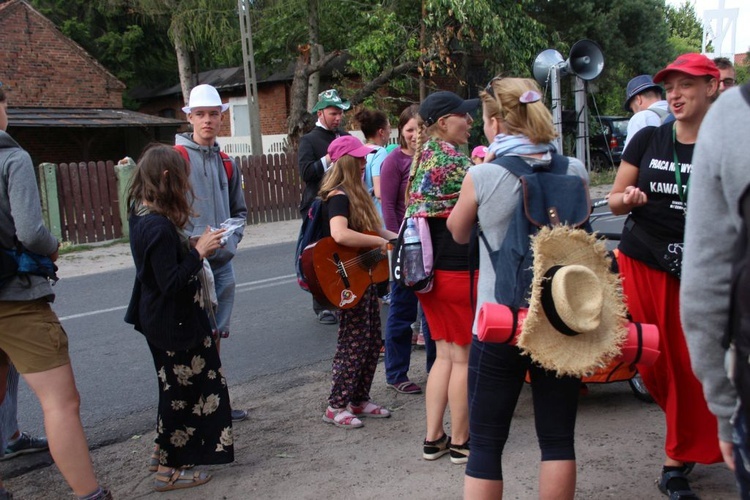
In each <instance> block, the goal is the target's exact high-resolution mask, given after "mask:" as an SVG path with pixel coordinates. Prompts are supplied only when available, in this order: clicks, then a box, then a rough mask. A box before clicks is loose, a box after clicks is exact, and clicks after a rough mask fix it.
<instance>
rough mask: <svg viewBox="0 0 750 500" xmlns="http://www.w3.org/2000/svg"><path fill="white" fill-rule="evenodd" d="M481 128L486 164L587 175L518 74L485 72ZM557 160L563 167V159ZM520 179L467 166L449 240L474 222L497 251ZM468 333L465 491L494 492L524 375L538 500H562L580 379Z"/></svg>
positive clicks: (572, 473)
mask: <svg viewBox="0 0 750 500" xmlns="http://www.w3.org/2000/svg"><path fill="white" fill-rule="evenodd" d="M479 97H480V99H481V100H482V117H483V120H484V134H485V136H486V137H487V140H488V141H489V144H490V145H489V148H488V152H487V155H486V156H485V161H491V160H492V159H493V158H495V157H501V156H506V155H508V156H518V157H519V158H521V159H522V160H523V161H525V162H526V163H527V164H529V165H530V166H548V165H550V164H552V162H566V163H567V174H568V175H578V176H580V177H583V178H584V179H587V175H586V170H585V168H584V166H583V164H582V163H581V162H579V161H578V160H576V159H575V158H568V159H566V158H565V157H563V156H560V155H558V154H556V152H555V147H554V146H553V145H552V140H553V139H554V138H555V136H556V132H555V129H554V127H553V125H552V116H551V115H550V112H549V110H548V109H547V108H546V106H545V105H544V103H543V102H542V101H541V93H540V91H539V86H538V85H537V84H536V82H534V81H533V80H530V79H527V78H493V79H492V81H491V82H490V83H489V84H488V85H487V87H486V89H485V90H484V91H483V92H480V93H479ZM563 165H564V163H563ZM521 189H522V188H521V182H520V180H519V178H518V177H516V176H515V175H513V174H512V173H510V171H509V170H507V169H506V168H505V167H502V166H500V165H498V164H495V163H483V164H480V165H477V166H475V167H473V168H472V169H471V170H469V173H468V175H467V176H466V178H465V179H464V181H463V184H462V186H461V194H460V196H459V197H458V202H457V203H456V207H455V208H454V209H453V211H452V212H451V214H450V216H449V217H448V229H449V230H450V231H451V233H452V235H453V238H454V239H455V240H456V241H457V242H460V243H466V242H468V241H469V239H470V237H471V232H472V227H473V226H474V224H475V222H476V221H477V219H478V220H479V223H480V225H481V227H482V233H483V235H484V237H485V238H486V239H487V242H488V244H489V246H490V248H491V249H493V250H497V249H499V248H500V246H501V244H502V242H503V240H504V238H505V235H506V232H507V230H508V227H509V226H510V224H511V220H512V218H513V216H514V215H515V211H516V208H517V205H518V202H519V196H520V192H521ZM479 247H480V254H479V285H478V290H477V304H476V311H477V314H478V311H479V309H480V308H481V307H482V304H484V303H485V302H496V300H495V280H496V276H495V270H494V268H493V267H492V261H491V259H490V253H489V250H488V249H487V247H486V246H485V245H483V244H480V245H479ZM473 330H474V334H475V335H474V337H473V339H472V345H471V354H470V356H469V383H468V385H469V414H470V424H469V429H470V435H471V455H470V456H469V461H468V464H467V466H466V476H465V479H464V497H465V498H467V499H472V500H474V499H488V500H489V499H493V500H494V499H498V498H502V496H503V469H502V455H503V449H504V446H505V442H506V440H507V439H508V435H509V431H510V424H511V420H512V418H513V411H514V409H515V407H516V403H517V402H518V397H519V394H520V392H521V388H522V387H523V384H524V379H525V376H526V373H527V372H529V373H530V375H531V387H532V391H533V401H534V420H535V423H536V429H537V438H538V441H539V446H540V448H541V451H542V463H541V467H540V473H539V498H541V499H551V498H555V499H560V500H563V499H571V500H572V498H573V497H574V495H575V482H576V463H575V450H574V447H573V444H574V432H575V419H576V412H577V408H578V392H579V386H580V379H579V378H575V377H569V376H567V377H558V376H557V373H556V372H550V371H547V370H544V369H543V368H541V367H540V366H539V365H537V364H534V363H532V360H531V358H530V357H529V356H525V355H522V354H521V351H520V350H519V348H518V347H516V346H515V345H511V344H499V343H489V342H487V343H485V342H481V341H480V340H479V339H478V338H477V337H476V319H475V320H474V327H473Z"/></svg>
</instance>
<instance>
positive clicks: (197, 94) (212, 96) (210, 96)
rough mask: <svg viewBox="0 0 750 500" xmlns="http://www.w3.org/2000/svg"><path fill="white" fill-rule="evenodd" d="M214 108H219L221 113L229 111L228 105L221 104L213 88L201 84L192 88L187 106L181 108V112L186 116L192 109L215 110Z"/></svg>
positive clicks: (217, 93)
mask: <svg viewBox="0 0 750 500" xmlns="http://www.w3.org/2000/svg"><path fill="white" fill-rule="evenodd" d="M216 106H221V112H222V113H223V112H224V111H226V110H227V109H229V104H224V103H223V102H221V97H219V92H218V91H217V90H216V89H215V88H214V87H212V86H211V85H206V84H203V85H198V86H197V87H193V90H191V91H190V100H189V101H188V105H187V106H185V107H184V108H182V111H184V112H185V114H188V113H190V112H191V111H192V109H193V108H215V107H216Z"/></svg>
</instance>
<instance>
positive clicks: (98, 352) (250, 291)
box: [2, 207, 622, 477]
mask: <svg viewBox="0 0 750 500" xmlns="http://www.w3.org/2000/svg"><path fill="white" fill-rule="evenodd" d="M606 210H607V209H606V207H605V208H600V209H597V212H605V211H606ZM621 225H622V218H618V217H612V216H603V217H601V218H600V219H599V220H597V221H596V222H595V223H594V227H595V229H597V230H598V231H600V232H614V233H616V232H619V230H620V227H621ZM293 246H294V245H293V244H291V243H281V244H274V245H267V246H261V247H253V248H247V249H242V250H240V251H239V252H238V254H237V256H236V257H235V259H234V266H235V274H236V276H237V295H236V299H235V307H234V312H233V316H232V335H231V337H230V338H229V339H228V340H226V341H224V342H223V343H222V362H223V365H224V369H225V374H226V375H227V378H228V380H229V385H230V393H231V388H232V387H235V386H239V385H242V384H246V383H247V382H250V381H252V380H253V379H254V378H258V377H262V376H266V375H273V374H280V373H284V372H287V371H290V370H294V369H296V368H300V367H303V366H309V365H312V364H315V363H318V362H320V361H323V360H329V359H330V358H331V356H332V355H333V352H334V348H335V341H336V335H335V332H336V329H335V327H332V326H324V325H320V324H319V323H317V321H315V319H314V317H313V315H312V310H311V304H310V302H311V299H310V296H309V295H308V294H306V293H304V292H302V291H301V290H300V289H299V287H298V286H297V283H296V278H295V276H294V275H293V274H292V273H291V270H292V266H291V262H292V258H293V257H292V256H293V252H294V249H293ZM133 273H134V271H133V269H123V270H116V271H112V272H106V273H99V274H91V275H86V276H78V277H73V278H66V279H63V280H60V281H59V282H58V283H57V285H56V286H55V292H56V294H57V299H56V301H55V303H54V305H53V307H54V309H55V311H56V312H57V314H58V316H59V317H60V319H61V321H62V323H63V326H64V327H65V329H66V331H67V333H68V337H69V342H70V356H71V359H72V364H73V369H74V372H75V376H76V382H77V385H78V390H79V392H80V394H81V400H82V402H81V417H82V420H83V424H84V427H85V429H86V433H87V437H88V439H89V443H90V446H91V447H92V448H98V447H100V446H104V445H107V444H111V443H114V442H120V441H124V440H127V439H130V438H131V437H132V436H134V435H138V434H142V433H144V432H147V431H149V430H151V429H153V427H154V420H155V416H156V410H155V408H156V404H157V391H156V379H155V377H154V367H153V364H152V360H151V355H150V353H149V352H148V347H147V345H146V342H145V340H144V338H143V337H142V336H141V335H140V334H139V333H138V332H136V331H135V330H133V328H132V327H131V326H130V325H127V324H126V323H125V322H124V321H123V316H124V314H125V308H126V306H127V303H128V300H129V298H130V292H131V288H132V283H133ZM383 316H384V317H385V311H384V314H383ZM383 319H385V318H383ZM18 420H19V425H20V428H21V429H22V430H25V431H28V432H31V433H32V434H34V435H40V434H43V433H44V427H43V419H42V412H41V408H40V406H39V402H38V400H37V399H36V397H35V396H34V395H33V394H32V393H31V391H30V389H29V388H28V386H26V384H25V382H24V381H23V380H21V383H20V389H19V401H18ZM50 462H51V459H50V457H49V455H48V454H35V455H31V456H28V457H23V459H16V460H13V461H10V462H5V463H4V467H3V469H2V475H3V476H4V477H12V476H14V475H17V474H20V473H23V472H25V471H26V470H28V469H30V468H35V467H38V466H41V465H46V464H48V463H50Z"/></svg>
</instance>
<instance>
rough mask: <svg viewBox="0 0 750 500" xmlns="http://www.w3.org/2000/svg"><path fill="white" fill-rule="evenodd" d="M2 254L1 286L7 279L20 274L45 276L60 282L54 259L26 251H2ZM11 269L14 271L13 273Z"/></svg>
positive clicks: (0, 256)
mask: <svg viewBox="0 0 750 500" xmlns="http://www.w3.org/2000/svg"><path fill="white" fill-rule="evenodd" d="M0 254H1V255H0V258H1V259H2V271H1V272H0V284H1V283H2V282H3V281H4V280H6V279H7V278H9V277H11V276H16V275H20V274H33V275H36V276H44V277H45V278H47V279H50V280H52V281H54V282H56V281H57V280H58V277H57V266H56V265H55V263H54V262H52V259H50V258H49V257H48V256H46V255H39V254H36V253H34V252H30V251H28V250H26V249H22V250H8V249H2V251H1V252H0ZM6 266H7V267H6ZM14 267H15V269H14ZM11 269H13V270H12V271H11Z"/></svg>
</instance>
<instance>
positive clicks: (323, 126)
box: [297, 89, 351, 325]
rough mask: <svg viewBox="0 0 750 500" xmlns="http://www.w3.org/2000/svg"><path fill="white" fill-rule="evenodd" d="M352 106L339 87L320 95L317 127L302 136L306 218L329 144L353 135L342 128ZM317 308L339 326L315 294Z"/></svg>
mask: <svg viewBox="0 0 750 500" xmlns="http://www.w3.org/2000/svg"><path fill="white" fill-rule="evenodd" d="M350 107H351V103H350V102H349V101H343V100H341V97H339V94H338V92H336V90H335V89H329V90H325V91H323V92H321V93H320V94H318V102H317V103H316V104H315V107H314V108H313V110H312V112H313V113H317V114H318V121H317V123H316V124H315V128H314V129H312V130H311V131H310V132H308V133H307V134H305V135H303V136H302V139H300V142H299V151H298V160H297V161H298V163H299V174H300V177H301V178H302V180H303V181H304V182H305V189H304V191H303V192H302V202H301V203H300V206H299V209H300V212H301V213H302V217H306V216H307V211H308V209H309V208H310V205H312V202H313V200H314V199H315V197H316V196H318V191H319V190H320V181H321V180H322V179H323V174H325V172H326V170H328V169H329V168H330V167H331V157H330V156H329V155H328V145H329V144H331V143H332V142H333V140H334V139H336V138H337V137H340V136H342V135H349V134H347V133H346V132H344V131H343V130H341V129H340V128H339V126H340V125H341V120H342V118H343V116H344V111H346V110H348V109H349V108H350ZM313 310H314V311H315V314H316V315H317V316H318V321H320V322H321V323H322V324H324V325H335V324H336V323H337V320H336V316H335V315H334V314H333V313H332V312H331V311H329V310H327V309H325V308H324V307H323V306H322V305H321V304H319V303H318V301H316V300H315V298H314V297H313Z"/></svg>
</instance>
